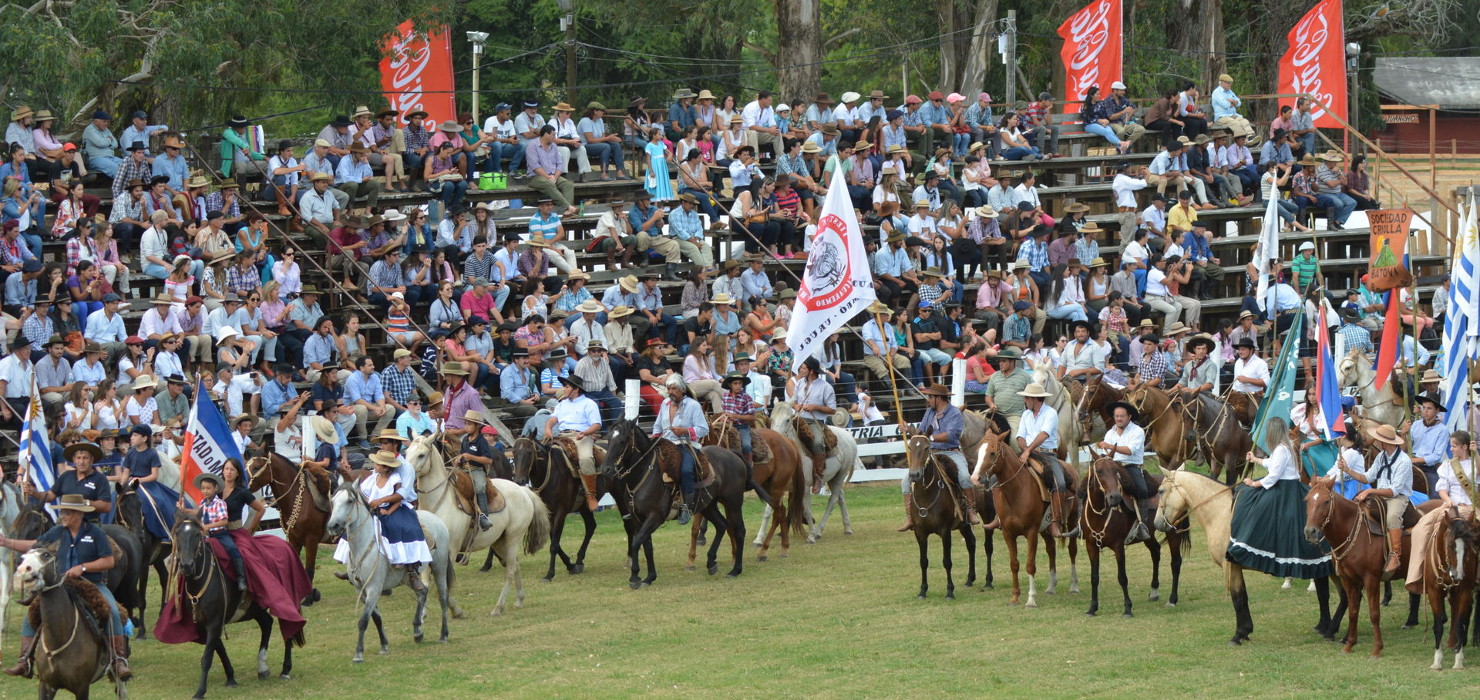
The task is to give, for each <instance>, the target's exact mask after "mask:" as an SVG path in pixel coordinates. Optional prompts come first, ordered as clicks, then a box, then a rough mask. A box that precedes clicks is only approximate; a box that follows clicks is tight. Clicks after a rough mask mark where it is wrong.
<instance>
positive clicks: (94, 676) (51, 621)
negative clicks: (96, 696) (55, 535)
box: [15, 545, 128, 700]
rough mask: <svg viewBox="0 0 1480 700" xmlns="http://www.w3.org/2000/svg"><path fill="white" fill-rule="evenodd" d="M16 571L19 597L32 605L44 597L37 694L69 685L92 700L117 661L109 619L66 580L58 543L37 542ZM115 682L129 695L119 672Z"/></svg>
mask: <svg viewBox="0 0 1480 700" xmlns="http://www.w3.org/2000/svg"><path fill="white" fill-rule="evenodd" d="M15 576H16V578H15V580H16V583H17V585H18V587H19V589H20V597H19V598H18V599H17V600H18V602H20V604H21V605H22V606H27V607H29V606H30V605H31V603H32V602H33V601H39V608H40V609H39V611H38V612H39V615H38V622H39V624H37V625H36V660H35V671H34V672H35V674H36V679H37V680H38V681H40V685H39V687H38V688H37V692H36V695H37V697H39V698H41V699H42V700H50V699H51V698H53V697H55V696H56V692H57V691H58V690H66V691H68V692H70V693H72V695H74V696H76V697H77V698H78V699H79V700H87V698H88V696H89V695H90V693H91V692H92V685H93V684H94V683H97V682H98V681H100V680H102V679H103V676H105V675H108V674H109V669H110V667H111V666H112V664H113V649H112V647H111V646H110V644H109V639H108V630H107V625H108V621H107V620H106V619H104V620H98V619H96V617H95V616H94V615H93V612H92V610H91V609H90V606H89V605H88V604H87V602H86V601H84V600H83V598H82V597H81V595H79V593H78V591H77V590H76V589H75V588H74V586H70V585H66V583H67V580H66V579H65V578H64V576H63V572H61V571H57V548H56V545H49V546H40V547H34V548H32V549H31V551H29V552H26V553H25V554H22V555H21V562H20V565H19V566H18V567H17V568H16V571H15ZM78 585H91V584H78ZM95 595H96V594H95ZM27 614H29V613H27ZM113 683H114V691H115V692H116V693H117V695H118V698H119V700H127V698H128V691H127V689H126V684H125V683H124V682H123V681H121V680H118V679H116V678H115V679H113Z"/></svg>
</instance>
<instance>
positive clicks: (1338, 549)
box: [1307, 487, 1367, 562]
mask: <svg viewBox="0 0 1480 700" xmlns="http://www.w3.org/2000/svg"><path fill="white" fill-rule="evenodd" d="M1317 489H1319V490H1317ZM1322 492H1325V494H1326V495H1327V496H1328V498H1327V499H1326V517H1325V518H1324V519H1322V520H1321V524H1320V525H1319V526H1318V528H1319V529H1320V531H1321V536H1322V537H1323V538H1324V537H1325V534H1326V526H1327V525H1330V524H1331V516H1332V515H1334V514H1335V513H1336V492H1334V491H1332V490H1331V489H1328V488H1325V487H1316V488H1312V489H1311V491H1310V494H1309V495H1308V496H1307V498H1319V497H1320V494H1321V493H1322ZM1360 510H1361V508H1360V506H1359V507H1358V513H1357V519H1356V521H1355V522H1353V523H1352V527H1351V532H1349V533H1347V536H1346V541H1344V542H1342V543H1341V544H1340V545H1338V546H1334V547H1332V548H1331V558H1332V559H1333V560H1335V561H1337V562H1340V561H1341V560H1342V558H1343V557H1345V556H1346V555H1348V554H1351V551H1352V547H1355V546H1357V534H1358V533H1359V532H1362V531H1363V530H1366V529H1367V528H1365V527H1363V526H1362V514H1361V512H1360Z"/></svg>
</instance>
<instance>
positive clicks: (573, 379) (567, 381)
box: [560, 374, 586, 394]
mask: <svg viewBox="0 0 1480 700" xmlns="http://www.w3.org/2000/svg"><path fill="white" fill-rule="evenodd" d="M560 383H561V384H562V385H564V386H570V387H575V388H576V389H579V390H580V391H581V393H582V394H584V393H586V382H585V381H583V380H582V379H581V378H580V377H578V376H576V375H574V374H572V375H570V376H569V377H561V378H560Z"/></svg>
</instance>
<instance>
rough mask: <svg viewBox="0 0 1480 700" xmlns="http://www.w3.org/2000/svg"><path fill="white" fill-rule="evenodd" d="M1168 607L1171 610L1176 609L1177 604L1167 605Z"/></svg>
mask: <svg viewBox="0 0 1480 700" xmlns="http://www.w3.org/2000/svg"><path fill="white" fill-rule="evenodd" d="M1167 607H1169V608H1175V607H1177V604H1176V603H1167Z"/></svg>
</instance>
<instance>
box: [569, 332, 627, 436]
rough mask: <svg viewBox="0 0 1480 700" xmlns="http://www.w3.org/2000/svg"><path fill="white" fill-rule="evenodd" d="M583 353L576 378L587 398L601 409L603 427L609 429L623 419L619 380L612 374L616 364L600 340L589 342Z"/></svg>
mask: <svg viewBox="0 0 1480 700" xmlns="http://www.w3.org/2000/svg"><path fill="white" fill-rule="evenodd" d="M582 351H583V356H582V357H581V359H580V361H579V362H577V363H576V371H575V376H577V377H580V378H581V382H582V384H583V386H585V388H586V396H587V397H589V398H590V399H591V400H592V401H595V402H596V403H597V405H598V406H600V407H601V423H602V426H603V427H609V426H610V425H611V424H612V423H613V422H615V421H616V420H617V419H618V418H621V417H622V400H621V399H619V398H617V395H616V391H617V378H616V375H615V374H613V372H612V367H613V365H614V364H615V363H614V362H612V361H611V360H610V359H608V357H607V352H606V345H605V344H604V343H602V341H601V340H599V339H593V340H590V341H587V342H586V344H585V346H584V347H582Z"/></svg>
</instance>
